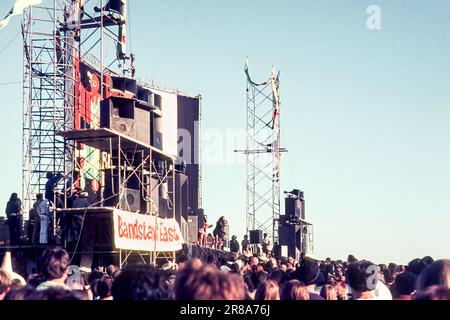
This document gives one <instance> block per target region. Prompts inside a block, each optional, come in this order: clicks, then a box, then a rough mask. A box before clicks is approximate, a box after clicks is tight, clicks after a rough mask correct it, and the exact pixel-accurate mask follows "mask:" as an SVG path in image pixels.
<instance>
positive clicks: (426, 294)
mask: <svg viewBox="0 0 450 320" xmlns="http://www.w3.org/2000/svg"><path fill="white" fill-rule="evenodd" d="M413 300H446V301H448V300H450V289H449V288H447V287H445V286H431V287H428V288H426V289H425V290H423V291H420V292H418V293H417V294H415V295H414V297H413Z"/></svg>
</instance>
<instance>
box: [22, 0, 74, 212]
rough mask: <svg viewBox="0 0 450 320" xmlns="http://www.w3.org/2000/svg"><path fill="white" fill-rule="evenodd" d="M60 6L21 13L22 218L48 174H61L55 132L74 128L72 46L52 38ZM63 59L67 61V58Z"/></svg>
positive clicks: (61, 144)
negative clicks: (69, 51)
mask: <svg viewBox="0 0 450 320" xmlns="http://www.w3.org/2000/svg"><path fill="white" fill-rule="evenodd" d="M62 2H65V1H53V3H51V4H50V5H48V6H46V7H44V6H34V7H31V8H29V9H28V10H26V11H25V13H24V17H23V23H22V33H23V47H24V59H23V61H24V63H23V80H24V81H23V163H22V198H23V199H24V205H25V209H26V211H25V212H28V209H29V208H31V205H32V202H33V200H34V196H35V194H36V193H38V192H42V190H43V189H44V186H45V181H46V173H47V172H64V171H65V160H66V152H65V144H64V139H62V138H58V137H56V136H55V133H56V132H58V131H64V130H66V129H70V128H71V127H72V122H71V121H72V117H71V115H70V112H69V110H71V108H70V105H69V101H68V100H69V99H71V98H73V86H74V78H73V76H72V73H71V72H70V69H71V65H70V64H69V60H68V57H67V55H63V54H62V50H68V49H69V48H70V46H71V44H70V41H68V37H66V36H60V35H58V33H57V32H56V30H57V29H58V24H59V18H60V17H61V16H62V15H63V11H62V10H63V6H62ZM66 57H67V58H66Z"/></svg>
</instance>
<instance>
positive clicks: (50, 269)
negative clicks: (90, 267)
mask: <svg viewBox="0 0 450 320" xmlns="http://www.w3.org/2000/svg"><path fill="white" fill-rule="evenodd" d="M69 264H70V258H69V254H68V253H67V251H66V250H64V249H62V248H49V249H46V250H45V251H44V253H43V254H42V274H43V275H44V277H45V279H46V281H45V282H43V283H41V284H40V285H39V286H38V287H37V288H36V289H37V290H38V291H41V290H46V289H48V288H61V289H64V290H69V288H68V287H67V285H66V280H67V277H68V271H69Z"/></svg>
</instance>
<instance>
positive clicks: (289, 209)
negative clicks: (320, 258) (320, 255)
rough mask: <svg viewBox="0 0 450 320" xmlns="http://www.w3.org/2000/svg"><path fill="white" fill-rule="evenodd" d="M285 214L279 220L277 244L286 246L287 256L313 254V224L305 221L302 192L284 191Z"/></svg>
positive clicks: (298, 256)
mask: <svg viewBox="0 0 450 320" xmlns="http://www.w3.org/2000/svg"><path fill="white" fill-rule="evenodd" d="M284 194H285V214H284V215H281V216H280V220H279V227H278V233H279V244H278V245H279V246H281V247H287V249H288V250H287V251H288V252H287V253H288V256H289V257H293V258H295V259H296V260H299V259H300V255H301V254H302V253H303V254H304V255H306V256H311V255H312V254H313V249H314V247H313V225H312V224H311V223H309V222H307V221H306V213H305V197H304V192H303V191H300V190H298V189H294V190H292V191H285V192H284Z"/></svg>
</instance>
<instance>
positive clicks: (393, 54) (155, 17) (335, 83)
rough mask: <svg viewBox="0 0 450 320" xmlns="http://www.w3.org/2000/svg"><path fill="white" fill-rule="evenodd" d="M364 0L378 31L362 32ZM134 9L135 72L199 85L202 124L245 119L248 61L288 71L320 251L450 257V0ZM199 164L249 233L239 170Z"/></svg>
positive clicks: (13, 140) (289, 102) (12, 126)
mask: <svg viewBox="0 0 450 320" xmlns="http://www.w3.org/2000/svg"><path fill="white" fill-rule="evenodd" d="M11 3H12V1H1V2H0V10H1V11H0V15H4V14H5V13H6V12H7V11H8V10H9V9H10V4H11ZM369 5H378V6H379V7H380V9H381V19H382V25H381V26H382V28H381V30H368V28H367V27H366V20H367V18H368V14H367V13H366V9H367V7H368V6H369ZM130 14H131V19H132V21H131V28H130V29H131V32H132V34H131V35H130V41H131V48H132V50H133V51H134V52H135V54H136V56H137V68H138V76H140V77H150V78H153V79H156V80H159V81H160V82H162V83H164V84H167V85H169V86H170V87H174V88H179V89H182V90H183V91H185V92H187V93H189V94H192V95H195V94H197V93H201V94H202V96H203V98H204V101H203V119H204V122H203V127H204V129H205V130H207V129H208V128H210V129H211V128H213V129H219V130H227V129H243V128H244V127H245V119H246V118H245V76H244V73H243V66H244V62H245V57H246V56H249V57H250V64H251V72H252V75H253V77H254V78H256V79H264V78H265V77H266V76H267V75H268V74H269V73H270V70H271V67H272V65H275V66H276V67H277V68H278V69H280V70H281V94H282V101H283V105H282V126H283V129H282V140H283V146H284V147H286V148H288V149H289V154H288V155H285V156H283V160H282V189H283V190H291V189H293V188H300V189H302V190H304V191H305V197H306V201H307V203H306V205H307V211H306V213H307V218H308V220H309V221H311V222H312V223H314V225H315V256H316V257H318V258H325V257H327V256H330V257H333V258H336V259H338V258H341V259H342V258H345V257H346V256H347V255H348V254H354V255H355V256H357V257H360V258H367V259H371V260H374V261H376V262H390V261H396V262H399V263H406V262H408V261H409V260H411V259H413V258H415V257H423V256H425V255H432V256H433V257H435V258H445V257H447V258H448V252H449V248H450V237H449V235H448V233H447V228H448V226H449V225H450V215H449V213H450V194H449V193H450V167H449V164H450V122H449V120H450V90H449V89H450V60H449V58H448V57H450V33H449V31H448V30H450V19H449V18H448V17H450V3H449V2H448V1H444V0H443V1H438V0H436V1H432V2H428V1H381V0H371V1H365V0H358V1H357V0H355V1H351V0H347V1H343V0H341V1H337V0H328V1H320V0H309V1H277V2H274V1H253V0H251V1H250V0H246V1H234V0H233V1H226V2H225V1H206V0H198V1H181V0H178V1H167V0H165V1H162V0H159V1H157V0H154V1H144V0H132V1H130ZM19 25H20V18H19V17H16V18H14V20H11V22H10V25H9V26H8V27H7V28H6V29H4V30H2V31H0V61H1V62H0V63H1V67H2V68H1V70H2V72H1V73H0V83H5V82H12V81H20V80H21V73H22V71H21V70H22V69H21V65H22V49H21V41H20V38H17V39H16V40H15V41H13V42H12V45H11V46H9V47H8V48H7V49H6V50H5V51H3V50H2V49H3V47H4V46H5V45H6V43H7V42H9V40H11V39H12V38H13V37H14V36H15V35H16V34H17V33H18V32H19ZM0 94H1V97H2V99H1V100H0V101H1V102H2V106H1V108H0V121H1V125H0V130H1V132H0V136H1V137H2V138H1V139H0V150H3V156H2V157H1V158H0V167H1V168H2V169H1V175H0V177H1V180H2V181H3V183H2V184H1V185H0V194H1V195H2V196H3V199H4V205H6V201H7V198H8V197H9V194H10V193H11V192H13V191H17V190H20V184H21V171H20V163H21V148H22V147H21V114H22V103H21V101H22V98H21V90H20V86H19V85H0ZM243 145H244V142H242V144H240V145H239V144H238V145H237V147H242V146H243ZM233 149H234V148H233V147H231V148H229V149H226V150H224V151H226V152H227V153H232V152H233ZM203 173H204V177H203V179H204V185H203V198H204V207H205V209H206V213H207V214H208V216H209V217H210V220H216V219H217V218H218V217H219V216H221V215H225V216H227V217H228V219H229V221H230V224H231V230H232V233H234V234H237V235H238V236H239V237H241V236H242V235H243V233H244V232H245V223H244V221H245V167H244V165H226V164H224V165H205V166H204V170H203Z"/></svg>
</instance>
